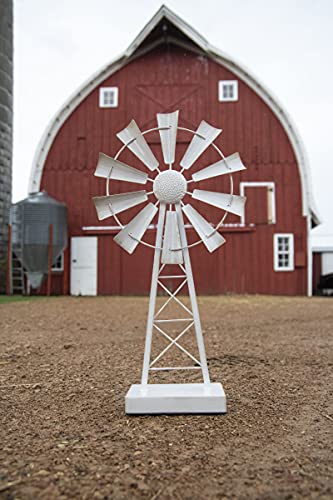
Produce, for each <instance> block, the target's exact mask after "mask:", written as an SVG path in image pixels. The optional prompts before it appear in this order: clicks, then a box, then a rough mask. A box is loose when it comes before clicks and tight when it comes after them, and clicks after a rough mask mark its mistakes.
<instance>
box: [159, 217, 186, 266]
mask: <svg viewBox="0 0 333 500" xmlns="http://www.w3.org/2000/svg"><path fill="white" fill-rule="evenodd" d="M181 246H182V245H181V241H180V234H179V227H178V220H177V212H172V211H171V210H168V212H167V214H166V223H165V230H164V240H163V247H162V258H161V262H162V264H182V263H183V251H182V250H175V249H176V248H181Z"/></svg>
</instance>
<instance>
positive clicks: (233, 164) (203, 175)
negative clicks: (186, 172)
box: [192, 153, 246, 182]
mask: <svg viewBox="0 0 333 500" xmlns="http://www.w3.org/2000/svg"><path fill="white" fill-rule="evenodd" d="M240 170H246V167H245V166H244V165H243V162H242V160H241V158H240V156H239V153H234V154H232V155H230V156H227V157H226V158H224V160H220V161H218V162H216V163H213V165H209V166H208V167H206V168H203V169H202V170H199V172H195V173H194V174H193V175H192V179H193V180H194V181H195V182H197V181H203V180H205V179H210V178H212V177H217V176H219V175H224V174H232V173H234V172H239V171H240Z"/></svg>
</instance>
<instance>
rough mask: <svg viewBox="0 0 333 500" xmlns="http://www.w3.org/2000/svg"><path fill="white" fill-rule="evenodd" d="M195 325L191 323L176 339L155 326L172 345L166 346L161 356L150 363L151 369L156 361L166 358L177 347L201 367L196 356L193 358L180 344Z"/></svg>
mask: <svg viewBox="0 0 333 500" xmlns="http://www.w3.org/2000/svg"><path fill="white" fill-rule="evenodd" d="M193 325H194V321H191V323H190V324H189V325H187V326H186V327H185V328H184V329H183V330H182V331H181V332H180V334H179V335H178V336H177V337H176V338H175V339H173V338H172V337H170V335H168V334H167V333H166V332H164V331H163V330H162V328H160V327H158V326H157V325H155V324H154V327H155V328H156V330H157V331H159V332H160V333H161V334H162V335H164V337H166V338H167V339H168V340H169V341H170V344H169V345H167V346H166V348H165V349H163V351H161V352H160V354H158V356H156V358H155V359H154V360H153V361H152V362H151V363H150V368H151V367H152V366H153V365H154V364H155V363H156V361H158V360H159V359H161V357H162V356H164V354H165V353H166V352H167V351H168V350H169V349H170V348H171V347H172V346H173V345H175V346H176V347H178V349H180V350H181V351H183V352H184V353H185V354H187V356H189V357H190V358H191V359H192V361H194V362H195V363H197V365H199V366H201V363H200V361H198V360H197V359H196V358H195V357H194V356H192V354H191V353H190V352H188V350H187V349H185V347H183V346H182V345H180V344H178V340H179V339H180V338H181V337H182V336H183V335H184V334H185V333H186V332H187V331H188V330H189V329H190V328H191V327H192V326H193Z"/></svg>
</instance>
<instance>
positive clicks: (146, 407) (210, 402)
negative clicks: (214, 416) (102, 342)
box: [125, 383, 227, 415]
mask: <svg viewBox="0 0 333 500" xmlns="http://www.w3.org/2000/svg"><path fill="white" fill-rule="evenodd" d="M125 408H126V413H128V414H129V415H152V414H162V413H164V414H165V413H167V414H171V413H199V414H200V413H226V411H227V401H226V397H225V393H224V390H223V387H222V384H220V383H209V384H134V385H132V386H131V388H130V389H129V391H128V393H127V394H126V398H125Z"/></svg>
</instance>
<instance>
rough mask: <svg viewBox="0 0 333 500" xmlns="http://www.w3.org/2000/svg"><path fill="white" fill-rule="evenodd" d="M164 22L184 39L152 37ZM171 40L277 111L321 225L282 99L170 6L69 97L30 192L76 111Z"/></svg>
mask: <svg viewBox="0 0 333 500" xmlns="http://www.w3.org/2000/svg"><path fill="white" fill-rule="evenodd" d="M163 22H166V23H168V25H169V26H172V27H174V28H175V30H176V31H177V32H178V33H179V34H180V35H181V36H172V37H170V36H169V35H165V36H164V35H163V37H162V36H161V37H160V38H158V37H156V36H155V38H154V36H152V37H151V35H152V33H153V32H154V30H155V33H157V31H158V28H159V26H161V25H162V23H163ZM167 36H169V39H168V38H167ZM149 37H150V38H149ZM167 41H169V42H170V41H171V42H172V43H176V44H179V45H181V46H184V45H185V46H186V44H187V41H188V42H189V46H190V47H191V48H192V50H194V51H196V50H198V51H200V52H204V53H205V54H207V56H208V57H210V58H211V59H213V60H214V61H215V62H216V63H218V64H220V65H222V66H224V67H226V68H227V69H229V70H230V71H232V72H233V73H235V74H236V75H237V76H238V77H239V78H240V79H241V80H243V81H244V82H245V83H246V84H247V85H249V86H250V87H251V88H252V89H253V90H254V91H255V92H256V93H257V94H258V95H259V96H260V97H261V98H262V99H263V101H264V102H265V103H266V104H267V105H268V107H269V108H270V109H271V110H272V111H273V112H274V114H275V115H276V116H277V118H278V120H279V122H280V123H281V124H282V126H283V128H284V130H285V132H286V134H287V136H288V138H289V140H290V142H291V144H292V146H293V149H294V152H295V156H296V159H297V164H298V168H299V173H300V179H301V188H302V211H303V215H304V216H306V217H309V218H311V222H312V226H313V227H315V226H317V225H318V224H320V223H321V220H320V217H319V215H318V211H317V208H316V206H315V203H314V200H313V196H312V190H311V178H310V168H309V162H308V159H307V155H306V151H305V147H304V145H303V143H302V140H301V138H300V135H299V133H298V132H297V129H296V127H295V125H294V124H293V122H292V120H291V118H290V116H289V115H288V113H287V112H286V111H285V110H284V108H283V106H282V105H281V104H280V103H279V101H278V99H277V98H276V97H275V96H273V94H272V92H271V91H269V90H268V89H267V88H266V87H265V86H264V85H263V84H262V83H260V82H259V81H258V80H257V78H255V77H254V76H253V75H252V73H251V72H250V71H249V70H248V69H247V68H245V67H244V66H243V65H240V64H239V63H237V62H236V61H235V60H234V59H233V58H231V57H230V56H228V55H226V54H225V53H223V52H222V51H220V50H219V49H217V48H215V47H213V46H212V45H210V44H209V42H208V41H207V40H206V39H205V38H204V37H202V36H201V35H200V34H199V33H198V32H197V31H196V30H195V29H193V28H192V27H191V26H190V25H189V24H187V23H186V22H185V21H183V20H182V19H181V18H180V17H179V16H177V15H176V14H175V13H174V12H172V11H171V10H170V9H169V8H168V7H166V6H164V5H163V6H162V7H161V8H160V9H159V10H158V11H157V13H156V14H155V15H154V16H153V18H152V19H151V20H150V21H149V22H148V23H147V24H146V25H145V27H144V28H143V29H142V31H141V32H140V33H139V34H138V36H137V37H136V38H135V40H134V41H133V42H132V43H131V45H130V46H129V47H128V49H127V50H126V51H125V52H124V53H123V54H121V55H120V56H119V57H117V58H116V59H114V60H113V61H112V62H111V63H109V64H108V65H106V66H104V67H103V68H102V69H100V70H99V71H97V72H96V73H95V74H94V75H93V76H91V77H90V78H89V79H88V80H87V81H86V82H85V83H84V84H83V85H82V86H81V87H80V88H79V89H77V90H76V92H74V93H73V94H72V95H71V96H70V97H69V99H68V100H67V101H66V102H65V104H64V105H63V106H62V107H61V108H60V110H59V111H58V112H57V113H56V115H55V116H54V117H53V118H52V120H51V121H50V123H49V124H48V126H47V128H46V130H45V132H44V134H43V136H42V137H41V139H40V142H39V144H38V146H37V149H36V152H35V156H34V159H33V163H32V168H31V174H30V179H29V193H35V192H37V191H39V190H40V184H41V178H42V173H43V168H44V164H45V161H46V158H47V155H48V152H49V150H50V147H51V145H52V143H53V141H54V139H55V137H56V135H57V133H58V131H59V130H60V128H61V126H62V125H63V124H64V122H65V121H66V119H67V118H68V117H69V116H70V115H71V113H72V112H73V111H74V110H75V108H76V107H77V106H78V105H79V104H80V103H81V102H82V101H83V100H84V99H85V98H86V97H87V96H88V95H89V93H90V92H91V91H92V90H93V89H94V88H96V87H97V86H98V85H99V84H100V83H102V82H103V81H104V80H105V79H106V78H108V77H110V76H111V75H112V74H114V73H115V72H116V71H118V70H119V69H121V68H122V67H123V66H125V65H126V64H128V62H129V61H130V60H131V59H133V58H135V57H139V56H140V55H142V54H143V53H144V52H147V51H149V50H152V48H153V47H154V46H157V45H159V44H161V43H166V42H167Z"/></svg>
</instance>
